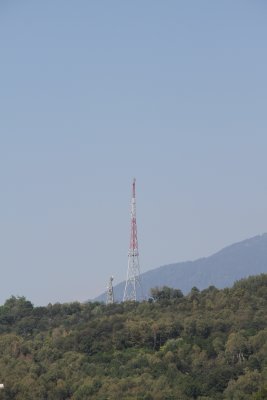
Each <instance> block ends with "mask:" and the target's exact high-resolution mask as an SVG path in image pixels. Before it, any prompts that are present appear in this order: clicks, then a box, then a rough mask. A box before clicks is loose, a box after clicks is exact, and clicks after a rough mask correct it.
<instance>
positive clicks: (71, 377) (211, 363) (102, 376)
mask: <svg viewBox="0 0 267 400" xmlns="http://www.w3.org/2000/svg"><path fill="white" fill-rule="evenodd" d="M266 314H267V275H261V276H256V277H251V278H249V279H246V280H242V281H239V282H237V283H236V284H235V285H234V287H233V288H231V289H224V290H218V289H216V288H215V287H209V288H208V289H206V290H203V291H202V292H201V291H199V290H198V289H197V288H193V289H192V290H191V292H190V293H189V294H188V295H187V296H183V294H182V293H181V291H179V290H175V289H171V288H167V287H163V288H155V289H153V290H152V291H151V301H149V302H142V303H131V302H129V303H123V304H113V305H108V306H106V305H104V304H100V303H88V304H80V303H77V302H76V303H71V304H54V305H52V304H49V305H48V306H47V307H34V306H33V304H32V303H31V302H30V301H28V300H27V299H26V298H24V297H14V296H13V297H11V298H10V299H8V300H7V301H6V302H5V304H4V305H2V306H0V381H1V382H3V383H4V384H5V389H4V390H2V391H1V392H0V399H4V400H37V399H38V400H86V399H92V400H94V399H98V400H108V399H109V400H118V399H126V400H127V399H142V400H162V399H166V400H167V399H168V400H170V399H181V400H190V399H198V400H204V399H205V400H214V399H215V400H216V399H218V400H220V399H225V400H239V399H240V400H241V399H244V400H246V399H252V400H259V399H266V398H267V318H266Z"/></svg>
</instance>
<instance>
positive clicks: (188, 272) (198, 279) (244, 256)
mask: <svg viewBox="0 0 267 400" xmlns="http://www.w3.org/2000/svg"><path fill="white" fill-rule="evenodd" d="M261 273H267V233H264V234H262V235H258V236H255V237H253V238H250V239H246V240H243V241H241V242H238V243H234V244H232V245H230V246H227V247H225V248H223V249H222V250H220V251H218V252H217V253H215V254H212V255H211V256H209V257H206V258H200V259H197V260H195V261H186V262H179V263H175V264H170V265H164V266H161V267H159V268H155V269H152V270H150V271H147V272H145V273H143V274H142V275H141V279H142V285H143V290H144V295H145V296H146V297H147V298H148V297H149V296H150V289H151V288H153V287H156V286H158V287H162V286H169V287H172V288H175V289H181V290H182V292H183V293H184V294H186V293H188V292H189V291H190V290H191V288H192V287H194V286H196V287H197V288H198V289H200V290H203V289H205V288H207V287H209V286H216V287H217V288H218V289H222V288H225V287H230V286H232V285H233V284H234V282H235V281H237V280H239V279H242V278H246V277H248V276H250V275H257V274H261ZM124 286H125V282H121V283H119V284H118V285H116V286H115V287H114V296H115V300H116V301H122V298H123V290H124ZM95 300H98V301H105V294H104V293H103V294H102V295H100V296H98V297H97V298H96V299H95Z"/></svg>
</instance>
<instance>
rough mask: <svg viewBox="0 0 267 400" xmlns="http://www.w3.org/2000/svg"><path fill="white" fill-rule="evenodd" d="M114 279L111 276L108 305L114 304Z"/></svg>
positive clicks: (108, 288)
mask: <svg viewBox="0 0 267 400" xmlns="http://www.w3.org/2000/svg"><path fill="white" fill-rule="evenodd" d="M113 279H114V278H113V276H111V277H110V279H109V282H108V287H107V298H106V304H113V303H114V292H113V283H112V282H113Z"/></svg>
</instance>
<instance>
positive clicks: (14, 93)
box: [0, 0, 267, 305]
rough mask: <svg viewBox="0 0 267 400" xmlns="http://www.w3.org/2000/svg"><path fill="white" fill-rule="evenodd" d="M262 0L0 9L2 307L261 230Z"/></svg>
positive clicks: (265, 210)
mask: <svg viewBox="0 0 267 400" xmlns="http://www.w3.org/2000/svg"><path fill="white" fill-rule="evenodd" d="M266 21H267V2H266V1H265V0H249V1H246V0H234V1H233V0H224V1H214V0H201V1H199V0H195V1H194V0H191V1H188V0H183V1H179V0H175V1H172V0H168V1H163V0H161V1H158V0H142V1H141V0H135V1H130V0H127V1H125V0H121V1H118V0H113V1H108V0H105V1H104V0H103V1H97V0H91V1H88V0H75V1H74V0H72V1H70V0H57V1H55V0H45V1H42V0H23V1H21V0H17V1H15V0H14V1H9V0H0V184H1V186H0V187H1V201H0V203H1V208H0V243H1V246H0V266H1V290H0V303H3V302H4V301H5V300H6V299H7V298H8V297H9V296H10V295H12V294H13V295H25V296H26V297H27V298H28V299H29V300H31V301H32V302H33V303H34V304H36V305H38V304H47V303H49V302H52V303H53V302H56V301H60V302H66V301H73V300H79V301H84V300H86V299H88V298H93V297H94V296H96V295H98V294H100V293H101V292H103V291H104V290H105V287H106V285H107V282H108V279H109V276H110V275H114V277H115V281H114V284H116V283H118V282H119V281H121V280H124V279H125V277H126V270H127V252H128V244H129V222H130V214H129V211H130V196H131V183H132V178H133V177H134V176H135V177H136V179H137V221H138V233H139V245H140V264H141V270H142V271H143V272H144V271H147V270H148V269H152V268H155V267H158V266H160V265H164V264H168V263H172V262H178V261H183V260H188V259H195V258H198V257H202V256H207V255H209V254H211V253H213V252H215V251H217V250H220V249H221V248H222V247H223V246H225V245H228V244H231V243H233V242H235V241H240V240H242V239H245V238H248V237H251V236H254V235H256V234H260V233H263V232H265V231H267V110H266V107H267V23H266Z"/></svg>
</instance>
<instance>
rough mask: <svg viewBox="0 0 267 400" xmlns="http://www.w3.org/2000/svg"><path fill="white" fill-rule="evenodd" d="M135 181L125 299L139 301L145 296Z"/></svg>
mask: <svg viewBox="0 0 267 400" xmlns="http://www.w3.org/2000/svg"><path fill="white" fill-rule="evenodd" d="M135 182H136V180H135V178H134V179H133V185H132V201H131V233H130V246H129V251H128V268H127V279H126V283H125V289H124V295H123V301H137V300H143V298H144V296H143V289H142V284H141V276H140V266H139V251H138V239H137V223H136V197H135Z"/></svg>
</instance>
